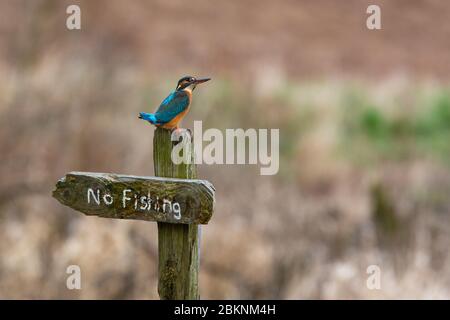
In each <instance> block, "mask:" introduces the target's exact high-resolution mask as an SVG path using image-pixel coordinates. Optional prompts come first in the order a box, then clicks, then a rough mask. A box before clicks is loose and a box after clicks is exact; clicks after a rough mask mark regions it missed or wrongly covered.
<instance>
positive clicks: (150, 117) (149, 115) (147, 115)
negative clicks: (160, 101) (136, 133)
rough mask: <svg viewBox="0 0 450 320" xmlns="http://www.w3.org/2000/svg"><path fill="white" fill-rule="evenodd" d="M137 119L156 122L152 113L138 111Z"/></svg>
mask: <svg viewBox="0 0 450 320" xmlns="http://www.w3.org/2000/svg"><path fill="white" fill-rule="evenodd" d="M139 119H143V120H147V121H148V122H150V123H151V124H156V117H155V115H154V114H153V113H146V112H140V113H139Z"/></svg>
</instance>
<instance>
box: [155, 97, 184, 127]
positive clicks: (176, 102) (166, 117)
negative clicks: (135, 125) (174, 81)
mask: <svg viewBox="0 0 450 320" xmlns="http://www.w3.org/2000/svg"><path fill="white" fill-rule="evenodd" d="M188 106H189V96H188V94H187V93H186V92H184V91H175V92H172V93H171V94H170V95H169V96H168V97H167V98H165V99H164V101H163V102H162V103H161V105H160V106H159V108H158V110H156V112H155V116H156V119H157V120H158V122H159V123H166V122H169V121H170V120H172V119H173V118H175V117H176V116H177V115H178V114H179V113H181V112H183V111H184V110H186V108H187V107H188Z"/></svg>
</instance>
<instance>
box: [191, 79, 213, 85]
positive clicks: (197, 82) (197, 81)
mask: <svg viewBox="0 0 450 320" xmlns="http://www.w3.org/2000/svg"><path fill="white" fill-rule="evenodd" d="M209 80H211V78H203V79H195V82H194V83H195V84H199V83H203V82H206V81H209Z"/></svg>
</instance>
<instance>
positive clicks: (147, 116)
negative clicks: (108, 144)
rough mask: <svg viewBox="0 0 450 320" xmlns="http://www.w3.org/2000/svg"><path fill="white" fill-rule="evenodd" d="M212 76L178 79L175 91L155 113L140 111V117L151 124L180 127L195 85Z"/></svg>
mask: <svg viewBox="0 0 450 320" xmlns="http://www.w3.org/2000/svg"><path fill="white" fill-rule="evenodd" d="M209 80H211V79H210V78H203V79H197V78H195V77H192V76H186V77H183V78H181V79H180V80H178V83H177V87H176V88H175V91H173V92H172V93H171V94H169V95H168V96H167V98H165V99H164V100H163V102H161V105H160V106H159V107H158V109H157V110H156V111H155V113H146V112H140V113H139V119H143V120H147V121H148V122H150V123H151V124H153V125H155V126H157V127H162V128H166V129H170V130H176V129H178V125H179V123H180V121H181V120H182V119H183V117H184V116H185V115H186V114H187V112H188V111H189V106H190V104H191V101H192V91H194V89H195V87H196V86H197V85H198V84H200V83H204V82H206V81H209Z"/></svg>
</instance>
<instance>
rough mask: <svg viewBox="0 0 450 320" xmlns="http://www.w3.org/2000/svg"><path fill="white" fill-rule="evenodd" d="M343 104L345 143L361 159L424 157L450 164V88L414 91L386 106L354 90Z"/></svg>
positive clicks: (392, 100) (348, 94)
mask: <svg viewBox="0 0 450 320" xmlns="http://www.w3.org/2000/svg"><path fill="white" fill-rule="evenodd" d="M391 98H392V97H391ZM411 99H412V103H411V101H410V100H411ZM406 100H407V101H406ZM343 105H344V108H343V110H344V113H343V115H342V128H341V129H342V131H341V132H342V137H343V143H342V146H343V147H344V149H345V150H346V151H349V154H350V155H353V156H355V157H356V158H357V159H358V160H362V161H363V162H367V161H369V162H370V161H373V160H379V159H395V160H402V159H406V158H408V159H409V158H411V157H423V158H432V159H434V160H439V161H443V162H446V163H449V160H450V143H449V142H450V91H449V90H448V89H446V88H439V89H436V90H433V91H432V92H431V93H430V92H426V93H425V92H422V91H420V90H419V91H418V92H414V91H411V92H409V97H408V99H405V98H403V100H402V98H398V97H397V99H395V98H393V99H391V101H390V102H388V103H387V105H384V106H382V105H380V104H379V103H377V102H375V101H374V99H373V98H371V97H370V96H369V95H367V94H366V93H365V92H364V91H361V90H359V91H352V90H351V91H349V92H347V93H346V94H345V96H344V97H343Z"/></svg>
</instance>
